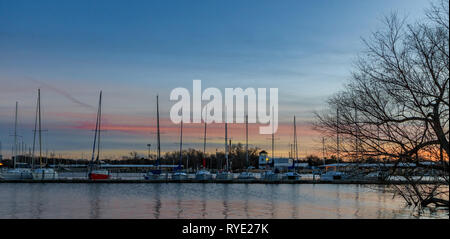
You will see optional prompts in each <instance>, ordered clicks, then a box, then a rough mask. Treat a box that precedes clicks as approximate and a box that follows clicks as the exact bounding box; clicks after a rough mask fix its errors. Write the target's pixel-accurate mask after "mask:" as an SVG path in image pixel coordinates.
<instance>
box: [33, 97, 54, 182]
mask: <svg viewBox="0 0 450 239" xmlns="http://www.w3.org/2000/svg"><path fill="white" fill-rule="evenodd" d="M37 127H38V128H37ZM36 128H37V130H36ZM36 131H37V132H39V168H34V150H35V142H36ZM31 161H32V169H33V171H32V175H33V179H34V180H43V179H57V178H58V173H57V172H56V171H55V170H54V169H52V168H44V167H43V163H42V129H41V90H40V89H38V99H37V107H36V120H35V121H34V138H33V155H32V160H31Z"/></svg>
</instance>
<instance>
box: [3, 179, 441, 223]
mask: <svg viewBox="0 0 450 239" xmlns="http://www.w3.org/2000/svg"><path fill="white" fill-rule="evenodd" d="M417 217H420V218H447V219H448V217H449V214H448V211H434V212H430V211H426V212H425V213H423V214H422V215H421V216H418V215H417V213H416V212H415V211H414V210H412V209H411V208H409V207H406V206H405V205H404V202H403V201H402V199H401V198H394V199H393V198H392V193H389V192H387V191H385V190H384V186H375V185H332V184H316V185H314V184H277V185H275V184H213V183H210V184H196V183H192V184H189V183H184V184H177V183H161V184H153V183H148V184H131V183H130V184H72V183H71V184H64V183H61V184H58V183H42V184H39V183H31V184H26V183H0V218H208V219H209V218H255V219H260V218H417Z"/></svg>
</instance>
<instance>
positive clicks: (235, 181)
mask: <svg viewBox="0 0 450 239" xmlns="http://www.w3.org/2000/svg"><path fill="white" fill-rule="evenodd" d="M0 183H108V184H124V183H125V184H126V183H130V184H131V183H208V184H209V183H216V184H372V185H405V184H409V182H406V181H376V180H342V181H313V180H276V181H268V180H258V179H253V180H245V179H233V180H215V179H213V180H195V179H187V180H166V179H164V180H159V179H158V180H146V179H130V180H122V179H103V180H91V179H46V180H33V179H20V180H0ZM438 183H439V182H436V181H421V182H417V184H438ZM441 183H442V182H441Z"/></svg>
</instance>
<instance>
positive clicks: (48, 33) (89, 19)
mask: <svg viewBox="0 0 450 239" xmlns="http://www.w3.org/2000/svg"><path fill="white" fill-rule="evenodd" d="M428 6H429V1H427V0H394V1H393V0H377V1H375V0H374V1H360V0H342V1H335V0H328V1H325V0H319V1H298V0H293V1H287V0H283V1H262V0H253V1H251V0H245V1H211V0H196V1H170V0H169V1H80V0H78V1H21V0H14V1H13V0H0V141H1V143H2V146H3V147H2V148H3V155H5V156H6V157H8V158H9V155H10V154H11V146H12V143H13V137H11V134H12V133H13V130H14V108H15V102H16V101H18V102H19V129H18V131H19V135H21V138H20V140H21V141H22V139H23V141H24V143H25V144H27V146H30V145H31V143H32V137H33V132H32V130H33V127H34V114H35V107H36V98H37V89H38V88H40V89H41V97H42V99H41V106H42V113H43V118H42V121H43V129H45V130H47V131H45V132H44V133H43V137H44V148H45V149H46V150H47V149H48V150H49V151H50V152H51V151H55V153H56V154H57V155H59V154H62V155H63V156H69V157H81V156H84V157H85V158H88V157H89V153H90V148H91V147H92V141H93V132H92V129H93V128H94V127H95V117H96V111H97V109H96V107H97V103H98V96H99V92H100V90H102V91H103V113H104V117H103V125H104V129H105V130H106V131H105V132H103V135H102V149H103V152H104V153H103V157H112V158H120V157H121V156H122V155H126V154H127V153H128V152H130V151H138V152H140V153H142V154H146V152H147V149H146V144H148V143H150V144H152V151H154V150H155V147H154V146H155V145H156V134H155V132H156V95H157V94H159V96H160V109H161V132H162V135H161V141H162V142H161V143H162V146H161V147H162V150H163V151H169V150H176V149H178V140H179V128H178V127H179V126H178V125H175V124H172V123H171V121H170V119H169V110H170V107H171V106H172V105H173V104H174V103H175V102H170V101H169V94H170V91H171V90H172V89H174V88H176V87H184V88H187V89H190V90H192V80H194V79H200V80H202V88H203V89H206V88H208V87H215V88H218V89H221V90H222V92H224V90H225V88H236V87H241V88H244V89H245V88H247V87H253V88H255V89H256V88H278V90H279V119H280V125H279V130H278V132H277V135H276V136H275V138H276V147H275V148H276V156H287V155H288V153H287V151H288V145H289V143H290V142H292V120H293V116H294V115H296V117H297V134H298V141H299V154H300V156H301V157H303V156H305V155H307V154H315V153H317V152H318V151H319V150H320V148H321V145H320V138H321V136H320V135H319V134H318V133H317V132H315V131H313V130H312V128H311V122H312V121H313V120H314V118H313V113H314V112H315V111H320V110H322V109H323V108H324V107H325V102H326V99H327V97H329V96H330V95H332V94H333V93H335V92H337V91H338V90H339V89H342V87H343V84H344V83H345V82H346V81H347V80H348V79H349V76H350V73H351V71H352V63H353V62H354V60H355V58H356V57H357V55H358V54H359V53H361V50H362V47H363V46H362V41H361V38H367V37H369V35H370V32H373V31H376V30H378V29H379V28H380V27H381V25H382V24H381V19H382V18H383V16H385V15H388V14H390V13H391V12H394V11H396V12H398V13H399V14H400V15H401V16H406V17H407V18H408V20H409V21H414V20H418V19H422V18H423V17H424V13H423V10H424V9H425V8H428ZM202 127H203V126H202V125H199V124H186V125H185V131H184V132H183V134H184V136H185V137H184V139H183V141H184V142H185V144H184V146H183V147H184V148H197V149H202V147H203V146H202V145H203V130H202ZM208 127H209V128H208V146H207V148H208V151H209V152H215V151H216V149H218V150H219V151H221V150H223V142H224V139H223V137H224V129H223V124H212V125H210V126H208ZM244 127H245V126H244V125H242V124H234V125H231V126H230V130H229V136H230V137H231V138H232V140H233V142H243V143H244V142H245V131H244V130H243V129H244ZM249 142H250V144H251V145H252V146H257V147H259V148H262V149H266V150H269V151H270V145H271V143H270V135H259V134H258V126H257V125H250V141H249Z"/></svg>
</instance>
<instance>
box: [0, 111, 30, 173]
mask: <svg viewBox="0 0 450 239" xmlns="http://www.w3.org/2000/svg"><path fill="white" fill-rule="evenodd" d="M18 105H19V103H18V102H16V114H15V121H14V150H13V154H14V156H13V157H14V159H13V168H12V169H9V170H7V171H6V172H3V173H1V174H0V178H1V179H3V180H18V179H32V178H33V176H32V174H31V170H30V169H29V168H18V167H17V162H16V161H17V158H18V153H17V136H18V135H17V111H18ZM0 154H1V152H0Z"/></svg>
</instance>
